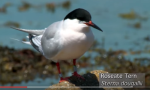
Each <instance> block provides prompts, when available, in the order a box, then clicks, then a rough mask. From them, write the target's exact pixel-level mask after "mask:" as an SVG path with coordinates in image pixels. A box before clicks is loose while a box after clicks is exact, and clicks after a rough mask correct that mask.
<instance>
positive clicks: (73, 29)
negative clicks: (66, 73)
mask: <svg viewBox="0 0 150 90" xmlns="http://www.w3.org/2000/svg"><path fill="white" fill-rule="evenodd" d="M90 26H92V27H94V28H96V29H98V30H100V31H102V30H101V29H100V28H99V27H98V26H97V25H96V24H94V23H93V22H92V21H91V15H90V13H89V12H88V11H87V10H84V9H81V8H78V9H75V10H73V11H72V12H70V13H69V14H68V15H66V17H65V18H64V19H63V20H61V21H58V22H54V23H53V24H51V25H50V26H48V28H45V29H43V30H27V29H19V28H14V27H12V28H14V29H16V30H20V31H23V32H26V33H29V42H24V41H22V42H24V43H26V44H30V45H32V46H33V47H34V48H35V49H36V50H37V51H39V52H40V53H41V54H42V55H43V56H44V57H46V58H47V59H49V60H52V61H54V62H56V65H57V69H58V72H59V76H60V82H62V81H65V80H68V78H63V77H62V74H61V72H60V66H59V62H58V61H60V60H73V65H74V73H73V75H74V76H77V77H79V78H82V79H83V77H81V76H80V75H79V74H78V73H77V68H76V59H78V58H79V57H80V56H82V55H83V54H84V53H85V52H86V51H87V50H88V49H89V48H90V47H91V46H92V44H93V41H94V35H93V33H92V31H91V29H90Z"/></svg>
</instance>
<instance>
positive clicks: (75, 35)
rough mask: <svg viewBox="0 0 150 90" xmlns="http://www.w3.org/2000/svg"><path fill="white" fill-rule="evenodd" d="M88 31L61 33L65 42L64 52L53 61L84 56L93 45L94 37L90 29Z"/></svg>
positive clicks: (87, 28)
mask: <svg viewBox="0 0 150 90" xmlns="http://www.w3.org/2000/svg"><path fill="white" fill-rule="evenodd" d="M85 30H86V31H84V32H78V31H75V30H66V31H63V33H61V35H60V36H61V37H62V38H61V40H62V42H63V44H62V45H63V46H62V47H63V48H62V50H61V51H60V52H59V53H58V54H57V55H56V56H54V57H53V58H52V59H53V60H70V59H76V58H79V57H80V56H82V55H83V54H84V53H85V52H86V51H87V50H88V49H89V48H90V47H91V45H92V44H93V41H94V36H93V33H92V32H91V30H90V28H89V27H86V28H85Z"/></svg>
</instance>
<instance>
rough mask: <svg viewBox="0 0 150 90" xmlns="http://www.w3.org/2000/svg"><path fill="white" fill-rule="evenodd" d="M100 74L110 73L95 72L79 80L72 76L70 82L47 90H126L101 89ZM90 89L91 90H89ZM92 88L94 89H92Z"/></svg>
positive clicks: (55, 85) (58, 84)
mask: <svg viewBox="0 0 150 90" xmlns="http://www.w3.org/2000/svg"><path fill="white" fill-rule="evenodd" d="M99 73H108V72H106V71H102V70H94V71H91V72H89V73H86V74H84V75H82V77H84V78H85V80H83V79H79V78H77V77H75V76H71V77H70V78H69V82H68V81H64V82H61V83H57V84H54V85H52V86H50V87H49V88H47V89H46V90H93V89H94V90H124V89H123V88H99V80H100V79H99ZM88 87H90V88H88ZM91 87H92V88H91Z"/></svg>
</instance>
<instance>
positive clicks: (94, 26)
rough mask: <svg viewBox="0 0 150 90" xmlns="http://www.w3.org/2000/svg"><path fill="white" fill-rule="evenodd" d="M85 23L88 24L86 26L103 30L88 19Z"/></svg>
mask: <svg viewBox="0 0 150 90" xmlns="http://www.w3.org/2000/svg"><path fill="white" fill-rule="evenodd" d="M85 24H86V25H88V26H92V27H93V28H96V29H98V30H100V31H102V32H103V30H102V29H100V28H99V27H98V26H97V25H96V24H94V23H93V22H92V21H89V22H87V23H85Z"/></svg>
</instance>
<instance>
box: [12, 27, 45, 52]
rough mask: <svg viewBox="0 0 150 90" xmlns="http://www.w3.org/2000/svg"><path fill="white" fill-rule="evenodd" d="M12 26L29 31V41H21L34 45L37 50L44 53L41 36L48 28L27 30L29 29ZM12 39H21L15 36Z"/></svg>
mask: <svg viewBox="0 0 150 90" xmlns="http://www.w3.org/2000/svg"><path fill="white" fill-rule="evenodd" d="M11 28H13V29H16V30H19V31H23V32H26V33H28V34H29V36H27V38H28V39H29V41H21V42H23V43H25V44H28V45H32V46H33V47H34V48H35V49H36V50H37V51H39V52H40V53H42V54H43V51H42V47H41V38H42V35H43V33H44V31H45V29H46V28H45V29H43V30H27V29H20V28H14V27H11ZM12 39H13V40H17V41H20V40H18V39H14V38H12Z"/></svg>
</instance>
